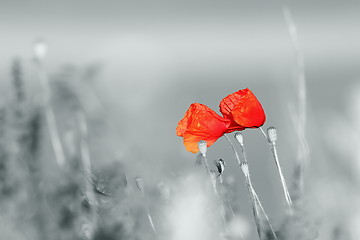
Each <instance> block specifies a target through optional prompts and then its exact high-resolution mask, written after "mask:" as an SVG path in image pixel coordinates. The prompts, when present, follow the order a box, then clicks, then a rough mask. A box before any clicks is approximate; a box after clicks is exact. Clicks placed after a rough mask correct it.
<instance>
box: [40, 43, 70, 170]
mask: <svg viewBox="0 0 360 240" xmlns="http://www.w3.org/2000/svg"><path fill="white" fill-rule="evenodd" d="M34 53H35V60H36V63H37V67H38V77H39V80H40V83H41V86H42V88H43V94H44V97H43V98H44V99H43V101H44V106H45V118H46V122H47V125H48V128H49V134H50V140H51V144H52V146H53V150H54V154H55V158H56V162H57V164H58V165H59V166H60V167H62V166H63V165H64V163H65V154H64V150H63V147H62V144H61V140H60V134H59V131H58V129H57V123H56V118H55V113H54V111H53V109H52V106H51V103H50V96H51V89H50V87H49V79H48V76H47V73H46V70H45V66H44V58H45V56H46V45H45V43H44V42H42V41H39V42H37V43H36V44H35V46H34Z"/></svg>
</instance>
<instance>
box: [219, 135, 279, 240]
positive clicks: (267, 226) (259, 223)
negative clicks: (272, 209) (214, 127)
mask: <svg viewBox="0 0 360 240" xmlns="http://www.w3.org/2000/svg"><path fill="white" fill-rule="evenodd" d="M225 137H226V139H227V141H228V142H229V145H230V147H231V148H232V150H233V152H234V154H235V158H236V160H237V161H238V163H239V166H240V167H241V168H242V167H243V166H246V167H248V162H247V159H246V155H245V148H244V146H243V145H241V152H242V156H243V159H244V161H243V162H241V160H240V158H239V154H238V153H237V151H236V149H235V147H234V145H233V144H232V142H231V140H230V138H229V137H228V136H227V134H225ZM246 169H247V170H248V168H246ZM242 170H243V169H242ZM242 172H243V173H244V176H245V182H246V187H247V189H248V192H249V197H250V200H251V204H252V207H253V214H254V219H255V223H256V227H257V231H258V234H259V237H260V239H262V240H265V239H267V233H268V232H269V231H270V234H271V235H272V237H273V238H272V239H276V240H277V236H276V234H275V231H274V229H273V227H272V225H271V223H270V220H269V217H268V216H267V214H266V212H265V209H264V208H263V206H262V204H261V202H260V199H259V197H258V195H257V193H256V192H255V189H254V187H253V185H252V182H251V178H250V172H249V171H248V172H244V170H243V171H242Z"/></svg>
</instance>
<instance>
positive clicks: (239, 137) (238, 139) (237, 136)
mask: <svg viewBox="0 0 360 240" xmlns="http://www.w3.org/2000/svg"><path fill="white" fill-rule="evenodd" d="M235 139H236V141H238V143H239V144H240V146H244V138H243V135H242V134H241V133H240V132H237V133H235Z"/></svg>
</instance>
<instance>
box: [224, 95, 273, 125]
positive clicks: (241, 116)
mask: <svg viewBox="0 0 360 240" xmlns="http://www.w3.org/2000/svg"><path fill="white" fill-rule="evenodd" d="M219 107H220V112H221V113H222V114H223V116H224V118H228V119H230V120H231V121H232V123H231V125H230V128H229V130H228V132H229V131H235V130H238V129H241V128H243V129H244V128H257V127H260V126H262V125H263V124H264V122H265V120H266V116H265V112H264V109H263V108H262V106H261V104H260V102H259V100H258V99H257V98H256V96H255V95H254V94H253V93H252V92H251V90H250V89H248V88H246V89H242V90H239V91H237V92H235V93H233V94H230V95H229V96H227V97H226V98H224V99H223V100H222V101H221V102H220V106H219ZM236 125H237V126H236ZM237 128H238V129H237ZM234 129H235V130H234ZM243 129H241V130H243Z"/></svg>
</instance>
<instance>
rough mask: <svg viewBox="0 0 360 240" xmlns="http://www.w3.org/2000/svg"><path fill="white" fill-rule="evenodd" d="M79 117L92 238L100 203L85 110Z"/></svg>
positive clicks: (81, 151)
mask: <svg viewBox="0 0 360 240" xmlns="http://www.w3.org/2000/svg"><path fill="white" fill-rule="evenodd" d="M77 119H78V124H79V129H80V156H81V160H82V165H83V170H84V174H85V193H84V195H85V197H86V199H87V201H88V203H89V205H90V219H89V221H90V232H89V234H90V236H91V237H90V239H91V238H92V236H93V235H94V232H95V230H96V226H97V212H96V206H97V205H98V202H97V199H96V196H95V193H94V186H93V185H92V179H91V177H92V168H91V159H90V151H89V146H88V143H87V137H88V126H87V122H86V117H85V114H84V113H83V112H78V113H77Z"/></svg>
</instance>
